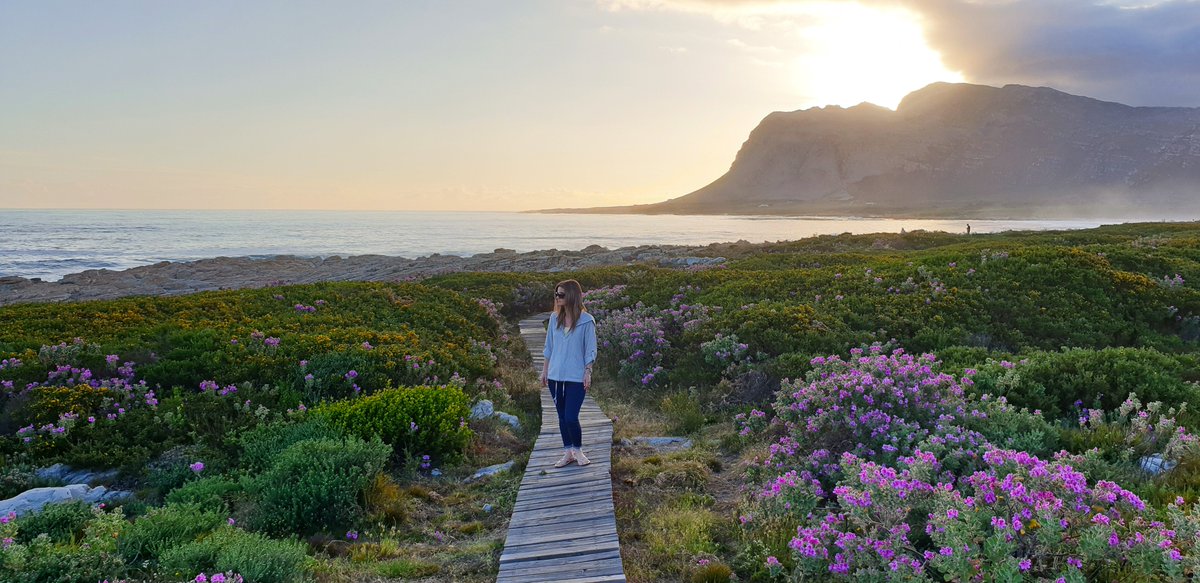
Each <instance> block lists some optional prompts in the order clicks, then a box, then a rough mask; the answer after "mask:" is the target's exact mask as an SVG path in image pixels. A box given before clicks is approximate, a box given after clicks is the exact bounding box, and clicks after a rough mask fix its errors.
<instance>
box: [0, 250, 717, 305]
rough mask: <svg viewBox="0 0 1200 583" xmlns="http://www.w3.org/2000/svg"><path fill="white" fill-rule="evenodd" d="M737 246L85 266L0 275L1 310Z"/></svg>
mask: <svg viewBox="0 0 1200 583" xmlns="http://www.w3.org/2000/svg"><path fill="white" fill-rule="evenodd" d="M737 249H738V248H734V249H729V248H722V247H715V246H712V245H704V246H687V245H640V246H630V247H622V248H620V249H615V250H609V249H607V248H605V247H602V246H600V245H589V246H588V247H586V248H584V249H582V250H579V251H560V250H557V249H551V250H548V251H530V252H528V253H517V252H515V251H513V250H511V249H497V250H496V251H495V252H493V253H481V254H478V255H472V256H470V257H458V256H454V255H440V254H433V255H430V256H428V257H419V258H416V259H407V258H404V257H391V256H384V255H355V256H351V257H339V256H332V257H324V258H321V257H297V256H292V255H276V256H268V257H214V258H210V259H200V260H197V261H181V262H168V261H160V262H158V263H154V264H152V265H143V266H141V267H134V268H131V269H126V270H122V271H113V270H109V269H89V270H86V271H82V272H79V273H73V274H69V275H66V276H64V277H63V278H62V279H61V280H60V281H56V282H44V281H41V280H37V279H24V278H21V277H12V276H8V277H3V278H0V306H3V305H10V304H18V303H26V302H57V301H84V300H102V299H113V298H119V297H127V296H141V295H150V296H177V295H182V294H189V293H194V292H199V291H215V290H222V289H246V288H263V287H274V286H281V285H291V284H305V283H318V282H325V281H393V282H394V281H419V280H420V279H422V278H425V277H430V276H434V275H443V274H448V273H458V272H482V273H497V272H501V273H511V272H534V273H558V272H564V271H574V270H579V269H587V268H592V267H603V266H609V265H629V264H631V263H633V262H647V263H651V264H658V265H667V266H670V267H680V268H684V267H688V266H695V265H704V264H715V263H721V262H723V261H724V259H722V258H721V257H718V255H728V254H729V253H730V252H731V251H736V250H737ZM675 259H678V261H675ZM664 261H667V263H663V262H664ZM541 299H547V298H541Z"/></svg>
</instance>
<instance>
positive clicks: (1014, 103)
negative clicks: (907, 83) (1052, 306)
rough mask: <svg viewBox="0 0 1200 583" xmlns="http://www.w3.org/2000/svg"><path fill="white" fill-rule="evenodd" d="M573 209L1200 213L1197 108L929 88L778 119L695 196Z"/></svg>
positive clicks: (1034, 91)
mask: <svg viewBox="0 0 1200 583" xmlns="http://www.w3.org/2000/svg"><path fill="white" fill-rule="evenodd" d="M559 212H561V210H560V211H559ZM572 212H635V213H676V214H722V213H728V214H802V215H841V216H845V215H856V216H898V217H899V216H907V217H946V218H952V217H976V218H1022V217H1039V218H1046V217H1051V216H1064V217H1105V218H1114V217H1116V218H1119V217H1131V216H1135V215H1136V216H1142V217H1146V216H1154V217H1155V218H1164V217H1176V216H1179V215H1180V214H1181V213H1190V214H1191V215H1192V216H1196V215H1197V214H1200V108H1182V107H1130V106H1127V105H1122V104H1119V103H1110V102H1105V101H1099V100H1096V99H1091V98H1088V97H1080V96H1076V95H1069V94H1067V93H1063V92H1061V91H1056V90H1054V89H1050V88H1047V87H1026V86H1022V85H1006V86H1004V87H999V88H998V87H989V86H984V85H972V84H966V83H934V84H932V85H929V86H927V87H925V88H923V89H920V90H917V91H914V92H913V93H910V94H909V95H908V96H906V97H905V98H904V100H903V101H902V102H901V103H900V105H899V107H897V108H896V111H892V110H889V109H886V108H883V107H879V106H876V105H872V104H869V103H863V104H861V105H856V106H854V107H850V108H841V107H837V106H830V107H823V108H811V109H805V110H801V111H793V112H789V113H784V112H776V113H772V114H770V115H768V116H767V117H766V118H765V119H763V121H762V122H761V123H759V124H758V127H756V128H754V131H753V132H751V133H750V137H749V139H747V140H746V142H745V143H744V144H743V145H742V148H741V150H740V151H739V152H738V154H737V157H736V159H735V160H734V161H733V165H732V166H731V167H730V168H729V171H728V172H726V173H725V175H723V176H721V177H720V178H718V179H716V180H715V181H713V182H712V183H711V184H709V185H708V186H705V187H704V188H701V189H700V190H697V191H695V192H693V193H691V194H687V195H684V196H681V197H678V198H674V199H671V200H668V201H665V202H661V203H656V204H648V205H636V206H628V207H608V208H597V209H577V210H575V211H572Z"/></svg>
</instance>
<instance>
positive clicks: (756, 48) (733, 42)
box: [725, 38, 782, 55]
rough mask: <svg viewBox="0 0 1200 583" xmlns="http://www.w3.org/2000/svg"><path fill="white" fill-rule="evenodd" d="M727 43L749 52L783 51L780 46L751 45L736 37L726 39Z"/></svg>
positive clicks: (775, 52)
mask: <svg viewBox="0 0 1200 583" xmlns="http://www.w3.org/2000/svg"><path fill="white" fill-rule="evenodd" d="M725 44H727V45H729V46H731V47H733V48H735V49H737V50H739V51H745V52H747V53H759V54H771V55H777V54H779V53H781V52H782V49H780V48H779V47H771V46H756V45H751V44H747V43H746V42H743V41H742V40H740V39H736V38H731V39H729V40H727V41H725Z"/></svg>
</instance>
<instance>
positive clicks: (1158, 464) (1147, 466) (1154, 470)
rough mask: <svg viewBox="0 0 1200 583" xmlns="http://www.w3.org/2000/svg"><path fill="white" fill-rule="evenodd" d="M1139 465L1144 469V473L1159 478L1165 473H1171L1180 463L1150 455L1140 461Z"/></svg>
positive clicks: (1157, 455)
mask: <svg viewBox="0 0 1200 583" xmlns="http://www.w3.org/2000/svg"><path fill="white" fill-rule="evenodd" d="M1138 464H1139V465H1140V466H1141V467H1142V471H1143V472H1146V473H1148V474H1150V475H1152V476H1157V475H1158V474H1161V473H1163V472H1169V471H1171V468H1174V467H1175V466H1176V465H1178V462H1175V461H1173V460H1169V459H1166V458H1164V457H1163V456H1161V455H1159V454H1157V453H1156V454H1154V455H1149V456H1146V457H1143V458H1142V459H1140V460H1138Z"/></svg>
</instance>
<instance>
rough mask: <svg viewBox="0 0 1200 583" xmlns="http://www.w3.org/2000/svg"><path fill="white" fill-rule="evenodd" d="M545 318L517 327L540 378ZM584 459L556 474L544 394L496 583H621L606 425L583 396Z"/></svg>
mask: <svg viewBox="0 0 1200 583" xmlns="http://www.w3.org/2000/svg"><path fill="white" fill-rule="evenodd" d="M549 317H550V316H549V314H543V315H541V316H539V317H535V318H530V319H528V320H522V321H521V337H522V338H524V339H525V344H526V345H527V346H528V347H529V352H530V354H531V355H532V356H533V365H534V368H536V369H537V371H538V372H539V373H541V371H542V361H543V359H542V348H543V347H544V346H545V342H546V331H545V322H546V320H547V318H549ZM579 423H580V425H582V426H583V452H584V453H585V454H587V456H588V457H589V458H591V460H592V463H591V464H590V465H587V466H584V467H582V468H581V467H579V466H577V465H575V464H570V465H568V466H566V467H564V468H555V467H554V462H556V461H558V459H559V458H560V457H562V453H563V449H562V437H561V436H560V434H559V432H558V413H557V412H556V411H555V409H554V401H553V400H551V399H550V391H548V390H546V389H542V431H541V433H540V434H539V435H538V438H537V442H536V443H534V446H533V452H531V453H530V454H529V465H528V466H527V467H526V468H525V477H524V478H522V479H521V489H520V490H519V491H518V493H517V502H516V505H515V507H514V508H513V515H512V520H511V521H510V522H509V524H508V538H507V539H506V540H505V541H504V552H503V553H501V555H500V573H499V575H498V576H497V577H496V583H534V582H538V581H554V582H556V583H609V582H623V581H625V570H624V568H623V567H622V566H621V548H620V545H619V544H618V542H617V520H616V516H615V515H614V514H613V497H612V477H611V475H610V474H609V469H610V467H611V466H612V420H611V419H609V418H608V417H607V416H605V415H604V412H603V411H601V410H600V406H599V405H597V404H596V402H595V401H594V400H592V397H591V395H588V396H587V397H586V398H585V399H584V401H583V408H582V409H581V410H580V412H579Z"/></svg>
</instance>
